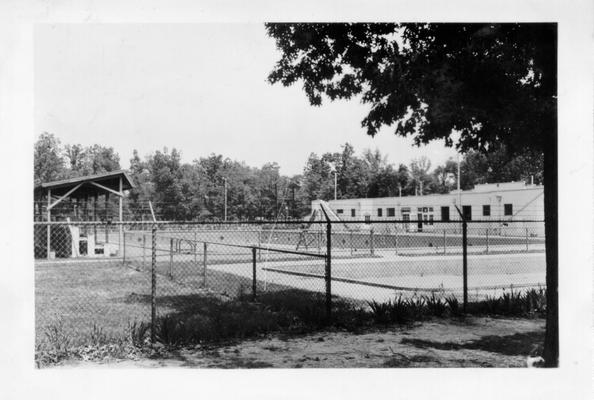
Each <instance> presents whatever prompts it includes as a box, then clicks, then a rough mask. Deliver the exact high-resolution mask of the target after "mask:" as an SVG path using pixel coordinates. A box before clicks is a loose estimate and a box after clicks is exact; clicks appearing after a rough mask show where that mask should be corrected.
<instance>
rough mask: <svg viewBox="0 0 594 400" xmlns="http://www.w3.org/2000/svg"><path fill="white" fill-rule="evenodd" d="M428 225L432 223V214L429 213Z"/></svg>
mask: <svg viewBox="0 0 594 400" xmlns="http://www.w3.org/2000/svg"><path fill="white" fill-rule="evenodd" d="M429 225H433V214H430V215H429Z"/></svg>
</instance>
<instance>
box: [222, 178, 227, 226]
mask: <svg viewBox="0 0 594 400" xmlns="http://www.w3.org/2000/svg"><path fill="white" fill-rule="evenodd" d="M223 182H224V185H225V200H224V203H225V206H224V208H225V216H224V220H225V222H227V178H223Z"/></svg>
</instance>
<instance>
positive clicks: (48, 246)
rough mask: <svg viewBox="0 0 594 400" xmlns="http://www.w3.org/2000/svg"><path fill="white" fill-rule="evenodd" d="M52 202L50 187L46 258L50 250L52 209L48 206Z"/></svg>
mask: <svg viewBox="0 0 594 400" xmlns="http://www.w3.org/2000/svg"><path fill="white" fill-rule="evenodd" d="M51 204H52V191H51V189H48V190H47V210H46V211H47V255H46V256H47V259H48V260H49V259H50V251H51V245H50V243H51V237H50V236H51V234H50V227H51V226H50V222H51V221H52V210H51V209H50V206H51Z"/></svg>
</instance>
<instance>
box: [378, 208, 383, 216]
mask: <svg viewBox="0 0 594 400" xmlns="http://www.w3.org/2000/svg"><path fill="white" fill-rule="evenodd" d="M382 213H383V209H381V208H378V209H377V216H378V217H381V216H382Z"/></svg>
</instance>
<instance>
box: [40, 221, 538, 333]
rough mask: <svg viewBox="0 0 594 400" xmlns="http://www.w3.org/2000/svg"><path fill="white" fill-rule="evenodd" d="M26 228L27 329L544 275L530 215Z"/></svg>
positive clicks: (500, 287)
mask: <svg viewBox="0 0 594 400" xmlns="http://www.w3.org/2000/svg"><path fill="white" fill-rule="evenodd" d="M464 225H466V226H464ZM34 232H35V235H34V255H35V279H36V288H35V290H36V299H35V301H36V324H37V335H38V340H41V339H42V338H41V336H43V335H44V333H43V332H45V335H47V330H48V328H51V327H52V326H55V324H56V323H59V324H62V328H63V329H64V330H65V331H70V332H73V333H75V334H76V335H74V336H77V335H78V336H80V335H81V333H84V334H93V332H94V331H95V330H96V327H97V326H100V327H102V329H105V330H106V331H109V332H114V333H115V332H117V331H118V330H120V331H121V330H122V329H126V328H127V327H130V326H133V325H134V324H140V323H144V324H147V326H151V323H152V324H154V323H155V319H157V318H160V317H164V316H167V315H172V314H173V315H175V314H184V315H190V314H191V315H200V313H201V310H202V308H203V307H206V306H207V305H208V304H207V303H208V302H209V301H211V302H212V301H216V302H219V303H221V304H222V303H224V302H226V301H228V300H237V299H240V300H245V301H252V302H253V301H259V300H261V299H262V298H263V297H264V296H272V295H274V296H275V297H274V301H272V302H271V304H272V306H273V307H274V306H275V305H278V304H281V303H282V299H283V297H288V296H293V297H295V296H297V297H299V298H300V299H301V301H304V302H306V303H307V302H308V301H310V302H311V304H315V305H316V306H320V307H321V308H322V310H321V311H320V312H323V313H324V314H325V316H326V318H331V312H332V310H333V306H335V305H336V304H338V303H340V302H347V303H351V304H355V305H357V306H360V307H366V306H367V305H368V304H369V303H370V302H373V301H375V302H385V301H388V300H393V299H394V298H396V297H398V296H404V297H409V298H414V297H419V296H438V297H442V298H446V297H455V298H457V299H459V300H460V301H461V302H462V301H465V302H472V301H479V300H481V299H484V298H486V297H488V296H498V295H501V294H502V293H505V292H509V291H514V290H515V291H518V290H525V289H529V288H544V285H545V241H544V223H543V222H542V221H500V222H491V221H490V222H480V221H472V222H468V223H466V224H464V223H462V222H460V221H455V222H433V221H431V222H430V223H427V222H426V221H419V222H416V221H390V222H376V221H367V222H364V221H348V222H313V223H303V222H286V223H262V222H258V223H218V224H204V223H152V222H151V223H146V222H126V223H61V222H60V223H58V222H54V223H49V224H48V223H41V222H37V223H35V225H34ZM213 299H214V300H213ZM219 303H217V304H219ZM278 309H279V310H281V306H278ZM281 311H282V310H281ZM238 318H239V320H240V321H241V316H238ZM152 331H154V327H153V329H152Z"/></svg>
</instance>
